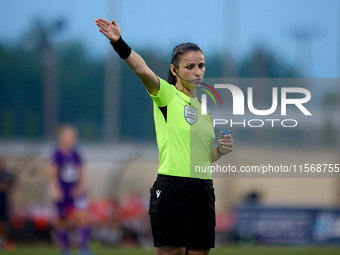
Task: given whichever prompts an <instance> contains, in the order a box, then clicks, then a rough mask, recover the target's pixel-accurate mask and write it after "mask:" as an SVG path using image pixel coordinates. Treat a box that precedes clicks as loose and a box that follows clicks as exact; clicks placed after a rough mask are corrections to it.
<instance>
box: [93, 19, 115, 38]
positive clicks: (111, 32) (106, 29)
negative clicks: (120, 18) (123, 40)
mask: <svg viewBox="0 0 340 255" xmlns="http://www.w3.org/2000/svg"><path fill="white" fill-rule="evenodd" d="M95 22H96V25H97V26H98V27H99V28H98V30H99V31H100V32H101V33H102V34H103V35H105V36H106V37H107V39H109V40H110V41H111V42H113V43H115V42H117V41H118V39H119V37H120V33H121V32H120V28H119V26H118V24H117V23H116V22H115V21H114V20H112V21H111V23H110V22H109V21H107V20H105V19H100V18H99V19H96V20H95Z"/></svg>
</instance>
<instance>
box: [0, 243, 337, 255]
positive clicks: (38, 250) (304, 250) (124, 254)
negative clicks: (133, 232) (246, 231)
mask: <svg viewBox="0 0 340 255" xmlns="http://www.w3.org/2000/svg"><path fill="white" fill-rule="evenodd" d="M92 251H93V255H109V254H112V255H135V254H136V255H137V254H138V255H152V254H154V252H153V249H152V248H150V249H144V248H114V247H102V246H99V245H93V246H92ZM0 254H1V255H44V254H46V255H59V254H60V253H59V251H58V249H57V248H56V247H55V246H21V245H18V246H17V247H16V249H15V251H4V250H0ZM72 254H75V255H76V254H79V253H78V252H77V251H76V250H74V251H73V253H72ZM210 254H211V255H224V254H225V255H287V254H289V255H339V254H340V247H281V246H278V247H276V246H274V247H266V246H253V247H235V246H232V247H224V248H215V249H212V250H211V252H210Z"/></svg>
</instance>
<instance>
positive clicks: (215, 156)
mask: <svg viewBox="0 0 340 255" xmlns="http://www.w3.org/2000/svg"><path fill="white" fill-rule="evenodd" d="M220 158H221V157H220V155H218V153H217V147H212V148H211V161H212V162H215V161H216V160H219V159H220Z"/></svg>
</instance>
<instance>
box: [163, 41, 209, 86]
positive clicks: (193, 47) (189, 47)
mask: <svg viewBox="0 0 340 255" xmlns="http://www.w3.org/2000/svg"><path fill="white" fill-rule="evenodd" d="M190 51H201V52H203V51H202V50H201V48H200V47H198V46H197V44H195V43H191V42H187V43H182V44H179V45H177V46H176V47H175V48H174V50H173V51H172V58H171V64H173V65H174V66H175V68H176V69H178V65H179V61H180V57H181V56H183V55H184V54H185V53H187V52H190ZM167 81H168V83H169V84H172V85H176V82H177V78H176V76H174V75H173V74H172V72H171V70H170V68H169V73H168V79H167Z"/></svg>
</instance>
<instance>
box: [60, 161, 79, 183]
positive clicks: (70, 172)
mask: <svg viewBox="0 0 340 255" xmlns="http://www.w3.org/2000/svg"><path fill="white" fill-rule="evenodd" d="M60 178H61V179H62V180H63V181H64V182H68V183H71V182H76V181H77V180H78V178H79V171H78V167H77V166H75V165H73V164H66V165H64V166H63V167H62V168H61V172H60Z"/></svg>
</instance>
